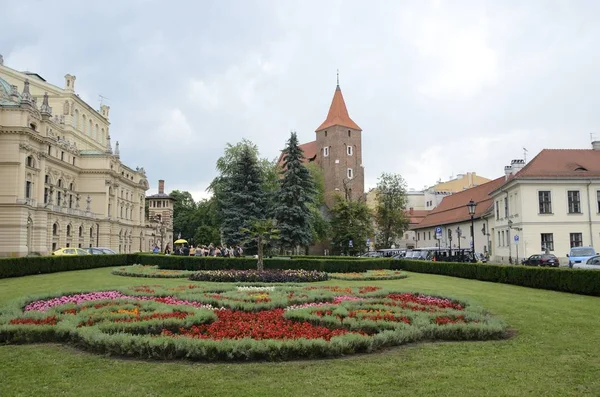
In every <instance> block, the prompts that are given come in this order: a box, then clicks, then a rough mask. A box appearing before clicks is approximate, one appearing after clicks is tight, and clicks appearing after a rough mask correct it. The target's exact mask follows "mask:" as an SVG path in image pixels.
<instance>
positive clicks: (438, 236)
mask: <svg viewBox="0 0 600 397" xmlns="http://www.w3.org/2000/svg"><path fill="white" fill-rule="evenodd" d="M435 238H436V239H437V240H439V239H441V238H442V228H441V227H439V226H438V227H436V228H435Z"/></svg>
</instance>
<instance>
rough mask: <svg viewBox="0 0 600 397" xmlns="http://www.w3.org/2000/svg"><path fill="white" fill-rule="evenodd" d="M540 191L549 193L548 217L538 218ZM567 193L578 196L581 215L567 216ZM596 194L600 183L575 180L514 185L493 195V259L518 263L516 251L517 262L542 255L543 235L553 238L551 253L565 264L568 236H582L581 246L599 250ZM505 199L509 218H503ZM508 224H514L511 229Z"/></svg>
mask: <svg viewBox="0 0 600 397" xmlns="http://www.w3.org/2000/svg"><path fill="white" fill-rule="evenodd" d="M540 191H550V192H551V205H552V213H551V214H540V210H539V192H540ZM568 191H579V192H580V210H581V213H576V214H570V213H569V210H568V199H567V192H568ZM588 191H589V196H588ZM599 191H600V180H596V181H592V182H591V183H590V181H578V180H555V181H515V183H513V184H512V185H510V186H509V187H508V188H507V189H505V190H504V191H500V192H498V193H496V194H495V195H494V205H495V208H494V214H493V217H494V230H493V232H492V234H493V236H494V246H495V247H496V248H495V256H496V257H497V259H498V260H499V261H502V262H508V258H509V257H510V258H512V259H514V261H516V260H517V258H516V256H517V250H518V253H519V260H521V259H523V258H524V257H528V256H530V255H533V254H539V253H541V252H542V251H543V248H542V237H541V236H542V234H552V236H553V242H554V248H553V249H551V250H550V253H553V254H554V255H556V256H557V257H559V259H560V261H561V263H567V262H568V261H567V258H566V255H567V253H568V252H569V250H570V248H571V241H570V234H571V233H581V235H582V240H583V246H590V245H591V246H593V247H594V248H595V249H596V250H597V251H598V250H600V207H599V206H600V204H599V203H598V194H599V193H598V192H599ZM588 197H589V199H588ZM505 198H506V199H507V200H508V216H505V209H504V208H505V206H504V199H505ZM588 204H589V206H588ZM496 208H498V216H497V215H496ZM508 220H511V221H512V222H513V223H512V227H511V228H510V229H509V227H508ZM515 234H516V235H518V236H519V241H518V242H515V241H514V236H515Z"/></svg>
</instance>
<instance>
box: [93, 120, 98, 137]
mask: <svg viewBox="0 0 600 397" xmlns="http://www.w3.org/2000/svg"><path fill="white" fill-rule="evenodd" d="M94 140H95V141H97V140H98V124H96V127H95V128H94Z"/></svg>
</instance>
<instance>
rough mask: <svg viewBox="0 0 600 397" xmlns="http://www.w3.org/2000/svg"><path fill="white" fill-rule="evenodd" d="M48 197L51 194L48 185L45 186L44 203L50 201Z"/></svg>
mask: <svg viewBox="0 0 600 397" xmlns="http://www.w3.org/2000/svg"><path fill="white" fill-rule="evenodd" d="M48 198H49V195H48V188H47V187H45V188H44V204H47V203H48Z"/></svg>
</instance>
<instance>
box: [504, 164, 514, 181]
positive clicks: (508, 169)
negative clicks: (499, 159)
mask: <svg viewBox="0 0 600 397" xmlns="http://www.w3.org/2000/svg"><path fill="white" fill-rule="evenodd" d="M510 174H512V167H511V166H510V165H507V166H505V167H504V180H506V181H507V180H508V177H509V176H510Z"/></svg>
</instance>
